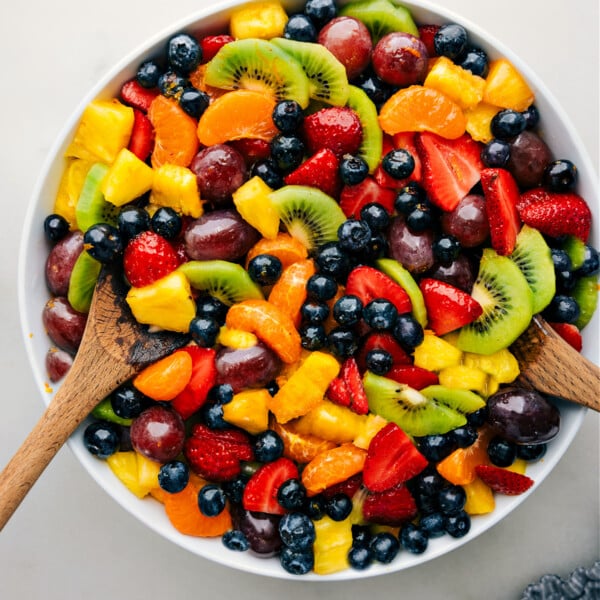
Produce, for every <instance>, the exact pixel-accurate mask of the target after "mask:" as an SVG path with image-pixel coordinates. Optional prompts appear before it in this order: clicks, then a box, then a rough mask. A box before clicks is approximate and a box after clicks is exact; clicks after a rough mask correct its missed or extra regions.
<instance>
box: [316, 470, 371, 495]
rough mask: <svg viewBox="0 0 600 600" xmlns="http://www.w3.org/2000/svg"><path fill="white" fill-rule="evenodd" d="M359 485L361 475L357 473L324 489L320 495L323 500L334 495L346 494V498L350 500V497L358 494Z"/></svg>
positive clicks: (360, 483)
mask: <svg viewBox="0 0 600 600" xmlns="http://www.w3.org/2000/svg"><path fill="white" fill-rule="evenodd" d="M361 485H362V473H357V474H356V475H352V477H349V478H348V479H346V480H345V481H341V482H340V483H336V484H334V485H332V486H329V487H328V488H326V489H324V490H323V492H322V493H323V496H325V498H331V497H333V496H335V495H336V494H346V496H348V498H352V496H354V494H356V492H358V490H359V489H360V486H361Z"/></svg>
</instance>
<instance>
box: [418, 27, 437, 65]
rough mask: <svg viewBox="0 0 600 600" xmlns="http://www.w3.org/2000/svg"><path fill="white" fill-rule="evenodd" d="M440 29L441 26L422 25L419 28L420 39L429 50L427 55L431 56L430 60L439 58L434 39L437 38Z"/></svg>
mask: <svg viewBox="0 0 600 600" xmlns="http://www.w3.org/2000/svg"><path fill="white" fill-rule="evenodd" d="M439 28H440V26H439V25H421V26H420V27H419V37H420V38H421V41H422V42H423V43H424V44H425V48H427V54H428V55H429V58H433V57H434V56H437V52H436V51H435V45H434V43H433V38H435V34H436V33H437V32H438V30H439Z"/></svg>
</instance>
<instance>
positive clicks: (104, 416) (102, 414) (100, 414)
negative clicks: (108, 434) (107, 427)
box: [92, 396, 133, 427]
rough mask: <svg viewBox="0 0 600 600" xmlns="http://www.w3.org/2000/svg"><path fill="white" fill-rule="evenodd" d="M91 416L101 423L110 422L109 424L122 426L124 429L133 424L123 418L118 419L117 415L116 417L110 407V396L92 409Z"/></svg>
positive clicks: (131, 421)
mask: <svg viewBox="0 0 600 600" xmlns="http://www.w3.org/2000/svg"><path fill="white" fill-rule="evenodd" d="M92 416H93V417H94V418H96V419H100V420H102V421H110V422H111V423H116V424H117V425H123V426H124V427H129V425H131V423H133V419H124V418H123V417H119V415H117V413H116V412H115V410H114V408H113V407H112V403H111V400H110V396H109V397H108V398H104V400H102V401H101V402H99V403H98V404H97V405H96V406H95V407H94V409H93V410H92Z"/></svg>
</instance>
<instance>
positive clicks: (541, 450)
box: [517, 444, 548, 461]
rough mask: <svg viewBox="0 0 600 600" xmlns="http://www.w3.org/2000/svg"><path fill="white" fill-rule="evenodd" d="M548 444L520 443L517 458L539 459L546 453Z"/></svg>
mask: <svg viewBox="0 0 600 600" xmlns="http://www.w3.org/2000/svg"><path fill="white" fill-rule="evenodd" d="M547 449H548V446H547V445H546V444H523V445H521V444H519V445H518V446H517V458H521V459H523V460H526V461H534V460H539V459H540V458H542V456H544V454H546V450H547Z"/></svg>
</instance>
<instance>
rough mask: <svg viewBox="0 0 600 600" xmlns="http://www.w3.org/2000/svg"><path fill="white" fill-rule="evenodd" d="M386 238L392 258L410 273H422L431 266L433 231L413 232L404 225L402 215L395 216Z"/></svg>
mask: <svg viewBox="0 0 600 600" xmlns="http://www.w3.org/2000/svg"><path fill="white" fill-rule="evenodd" d="M388 239H389V243H390V255H391V256H392V258H394V259H395V260H397V261H398V262H399V263H402V265H404V267H406V268H407V269H408V270H409V271H410V272H411V273H417V274H418V273H424V272H425V271H427V270H428V269H430V268H431V267H432V266H433V264H434V262H435V259H434V257H433V249H432V245H433V239H434V236H433V231H431V230H426V231H423V232H419V233H414V232H412V231H411V230H410V229H409V228H408V226H407V225H406V222H405V220H404V217H402V216H397V217H395V218H394V219H393V220H392V225H391V227H390V231H389V234H388Z"/></svg>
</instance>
